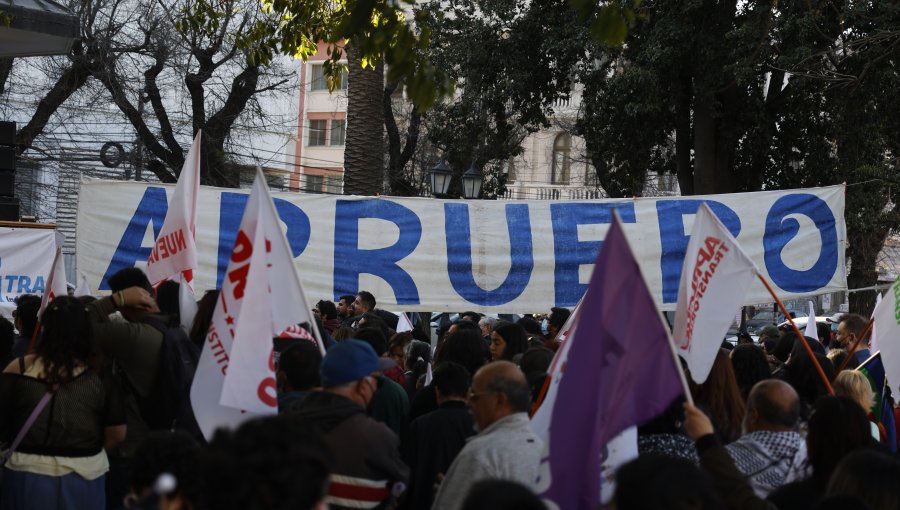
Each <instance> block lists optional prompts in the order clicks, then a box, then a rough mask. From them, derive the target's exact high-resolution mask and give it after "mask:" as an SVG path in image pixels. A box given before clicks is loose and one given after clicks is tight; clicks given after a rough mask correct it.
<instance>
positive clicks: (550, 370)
mask: <svg viewBox="0 0 900 510" xmlns="http://www.w3.org/2000/svg"><path fill="white" fill-rule="evenodd" d="M582 299H583V298H582ZM580 305H581V301H580V300H579V302H578V305H576V307H575V311H574V312H572V314H573V315H574V317H572V318H570V319H569V320H571V321H572V327H573V328H574V327H575V326H576V325H577V324H578V318H579V317H580V316H581V306H580ZM570 329H571V328H570ZM563 331H565V325H563V329H561V330H559V331H557V332H556V337H554V338H553V340H554V341H555V340H558V339H559V337H560V336H561V335H562V334H563ZM571 340H572V339H571V338H569V339H568V340H566V341H567V342H569V341H571ZM562 348H563V346H562V345H560V346H559V348H558V350H557V352H561V351H562ZM557 361H558V358H557V357H556V356H553V360H552V361H551V363H550V367H549V368H548V369H547V375H546V377H544V384H543V385H541V392H540V393H539V394H538V398H537V400H535V401H534V404H533V405H532V406H531V416H534V414H535V413H536V412H537V411H538V409H540V408H541V404H543V403H544V399H545V398H546V397H547V390H548V389H549V388H550V379H551V377H552V375H551V374H553V372H554V367H556V363H557Z"/></svg>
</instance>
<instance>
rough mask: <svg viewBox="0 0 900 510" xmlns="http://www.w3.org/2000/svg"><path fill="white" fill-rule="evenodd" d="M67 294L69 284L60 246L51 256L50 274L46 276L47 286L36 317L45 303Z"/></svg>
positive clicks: (45, 307)
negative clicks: (54, 254)
mask: <svg viewBox="0 0 900 510" xmlns="http://www.w3.org/2000/svg"><path fill="white" fill-rule="evenodd" d="M68 295H69V284H68V282H67V281H66V263H65V259H64V258H63V254H62V248H61V247H57V248H56V256H54V257H53V265H52V266H50V274H49V275H48V276H47V286H46V288H45V290H44V295H43V296H41V308H40V309H39V310H38V317H40V316H41V315H43V314H44V310H46V309H47V305H49V304H50V302H51V301H53V300H54V299H56V298H58V297H59V296H68Z"/></svg>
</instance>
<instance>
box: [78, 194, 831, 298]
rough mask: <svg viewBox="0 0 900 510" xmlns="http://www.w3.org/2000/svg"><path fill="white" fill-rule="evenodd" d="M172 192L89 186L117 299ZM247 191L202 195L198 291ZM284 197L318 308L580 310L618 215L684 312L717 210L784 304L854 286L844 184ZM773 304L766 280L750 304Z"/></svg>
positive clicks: (98, 271)
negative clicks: (693, 237) (604, 193)
mask: <svg viewBox="0 0 900 510" xmlns="http://www.w3.org/2000/svg"><path fill="white" fill-rule="evenodd" d="M172 188H173V186H171V185H158V184H154V185H149V184H146V183H134V182H122V181H99V180H90V179H86V180H85V181H84V182H83V183H82V187H81V194H80V197H79V207H78V234H77V266H78V269H79V270H80V271H83V272H84V273H85V274H87V276H88V281H89V283H90V285H91V286H92V288H93V289H95V290H98V291H101V292H102V291H106V290H108V286H107V285H106V283H105V279H106V278H108V277H109V276H111V275H112V274H114V273H115V272H116V271H118V270H119V269H122V268H125V267H131V266H139V267H140V266H142V265H143V264H144V261H146V260H147V257H148V256H149V254H150V250H151V248H152V247H153V245H154V238H155V236H156V234H157V233H158V230H159V228H160V227H161V226H162V223H163V219H164V218H165V215H166V210H167V203H168V200H169V199H168V198H167V194H168V195H171V193H172ZM247 193H248V190H232V189H217V188H207V187H201V189H200V197H199V199H198V201H197V206H198V215H197V249H198V263H199V270H198V273H199V274H198V275H197V279H196V288H197V289H198V295H199V293H200V292H202V291H205V290H207V289H210V288H214V287H218V286H219V284H220V282H221V280H222V276H223V275H224V273H225V268H226V266H227V263H228V257H229V255H230V253H231V247H232V246H233V245H234V239H235V236H236V233H237V230H238V225H239V224H240V220H241V216H242V214H243V210H244V207H245V205H246V202H247ZM273 197H274V199H275V204H276V208H277V210H278V214H279V216H280V217H281V221H282V222H283V225H282V227H283V229H284V230H285V235H286V237H287V239H288V242H289V244H290V247H291V250H292V254H293V255H294V263H295V265H296V266H297V268H298V272H299V274H300V275H301V280H302V284H303V287H304V289H305V290H306V293H307V295H308V296H309V297H310V298H311V300H312V301H313V302H315V301H317V300H319V299H323V298H325V299H331V300H337V299H338V298H339V297H340V296H341V295H345V294H355V293H356V291H358V290H368V291H370V292H372V293H373V294H374V295H375V297H376V298H377V300H378V306H379V307H380V308H381V307H383V308H387V309H394V310H405V311H459V310H474V311H479V312H487V313H498V312H504V313H531V312H546V311H549V309H550V307H552V306H564V307H572V306H574V305H575V304H576V303H577V302H578V299H579V298H580V297H581V295H582V294H583V293H584V291H585V289H586V288H587V282H588V279H589V278H590V274H591V271H592V269H593V263H594V260H595V259H596V257H597V252H598V250H599V249H600V246H601V244H602V240H603V237H604V236H605V235H606V231H607V229H608V227H609V222H610V221H611V219H612V210H613V208H616V209H618V211H619V214H620V216H621V217H622V221H623V223H624V227H625V230H626V232H627V235H628V238H629V239H630V240H631V244H632V247H633V250H634V252H635V255H636V256H637V257H638V258H639V260H640V263H641V268H642V270H643V272H644V275H645V276H646V278H647V279H648V284H649V286H650V290H651V291H652V292H653V295H654V296H655V298H656V301H657V303H658V304H659V305H660V308H661V309H663V310H674V309H675V301H676V299H677V296H678V284H679V281H680V278H681V267H682V261H683V259H684V254H685V250H686V249H687V244H688V239H689V236H690V232H691V226H692V225H693V218H694V215H695V214H696V212H697V210H698V208H699V206H700V204H701V203H704V202H705V203H707V204H709V206H710V208H711V209H712V210H713V212H715V213H716V215H717V216H718V217H719V219H720V220H721V221H722V223H723V224H724V225H725V227H726V228H728V230H729V231H730V232H731V233H732V235H734V236H735V237H736V238H737V240H738V242H739V243H740V244H741V246H742V247H743V249H744V251H746V252H747V254H748V255H749V256H750V257H751V258H752V259H753V261H754V263H756V265H757V267H758V268H759V269H760V272H761V274H762V275H763V276H765V277H766V278H767V279H768V280H769V281H770V282H772V284H773V285H774V287H775V289H776V291H777V292H779V294H780V295H781V296H782V297H783V298H785V299H793V298H798V297H804V296H811V295H816V294H822V293H825V292H832V291H837V290H842V289H846V285H847V284H846V271H845V267H844V250H845V245H846V228H845V225H844V187H843V186H832V187H827V188H812V189H803V190H789V191H764V192H757V193H735V194H729V195H709V196H694V197H667V198H639V199H610V200H584V201H538V200H527V201H495V200H474V201H463V200H436V199H430V198H393V197H377V198H376V197H351V196H335V195H309V194H303V193H273ZM770 300H771V297H769V294H768V293H767V292H766V290H765V289H764V288H763V287H762V285H761V284H760V283H758V282H757V283H755V284H754V285H753V286H751V288H750V290H749V291H748V293H747V295H746V296H745V298H744V303H745V304H753V303H760V302H768V301H770ZM727 313H731V312H730V310H729V311H728V312H727Z"/></svg>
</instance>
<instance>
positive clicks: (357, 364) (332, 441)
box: [293, 340, 409, 509]
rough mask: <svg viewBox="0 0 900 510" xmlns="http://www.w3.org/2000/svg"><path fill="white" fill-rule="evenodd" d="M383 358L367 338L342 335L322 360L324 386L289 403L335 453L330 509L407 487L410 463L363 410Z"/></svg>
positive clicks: (365, 503) (383, 498)
mask: <svg viewBox="0 0 900 510" xmlns="http://www.w3.org/2000/svg"><path fill="white" fill-rule="evenodd" d="M383 363H390V360H388V359H386V358H379V357H378V356H377V355H376V354H375V350H374V349H372V346H370V345H369V344H368V343H366V342H362V341H359V340H344V341H343V342H341V343H339V344H337V345H336V346H335V347H333V348H332V349H331V350H329V351H328V353H327V354H326V355H325V359H323V360H322V367H321V370H320V373H321V376H322V386H323V389H322V391H317V392H313V393H311V394H310V395H308V396H307V397H306V398H305V399H304V400H303V401H302V402H301V403H300V404H299V405H295V407H293V410H294V412H295V413H296V414H297V415H298V416H300V417H302V418H304V419H307V420H309V421H310V422H312V423H314V424H315V425H317V426H318V427H319V428H320V429H321V431H322V433H323V435H324V436H325V442H326V443H327V444H328V447H329V448H330V449H331V452H332V454H333V456H334V459H333V460H334V466H333V467H334V469H333V470H332V475H331V483H330V486H329V488H328V495H327V496H326V498H325V502H326V503H328V505H329V508H332V509H342V508H348V509H349V508H375V507H377V506H379V505H382V504H384V503H385V502H388V501H390V500H392V499H394V498H397V497H398V496H400V495H401V494H402V493H403V491H404V490H405V489H406V482H407V480H408V478H409V468H408V467H407V466H406V464H404V463H403V461H402V460H401V459H400V452H399V448H398V447H399V442H398V440H397V436H396V435H395V434H394V433H393V432H392V431H391V430H390V429H389V428H388V427H387V426H385V425H384V424H382V423H379V422H377V421H375V420H373V419H372V418H369V417H368V416H367V415H366V406H368V405H369V402H370V401H371V400H372V395H373V394H374V393H375V390H377V389H378V386H379V385H380V384H381V378H382V375H381V370H383V368H384V367H383V366H382V364H383Z"/></svg>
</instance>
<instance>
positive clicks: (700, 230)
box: [672, 204, 757, 383]
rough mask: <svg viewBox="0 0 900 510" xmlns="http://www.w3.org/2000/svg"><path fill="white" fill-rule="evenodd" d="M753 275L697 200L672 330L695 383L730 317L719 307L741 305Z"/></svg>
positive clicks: (738, 249)
mask: <svg viewBox="0 0 900 510" xmlns="http://www.w3.org/2000/svg"><path fill="white" fill-rule="evenodd" d="M756 274H757V269H756V265H755V264H754V263H753V261H752V260H751V259H750V257H748V256H747V254H745V253H744V250H742V249H741V247H740V245H738V243H737V240H735V238H734V236H732V235H731V233H730V232H729V231H728V229H726V228H725V226H724V225H722V222H721V221H719V219H718V218H717V217H716V215H715V214H713V212H712V210H711V209H710V208H709V206H707V205H706V204H702V205H701V206H700V209H699V210H698V211H697V216H696V218H695V219H694V229H693V231H692V232H691V239H690V241H689V242H688V247H687V252H685V256H684V265H683V266H682V269H681V285H680V287H679V289H678V304H677V306H676V309H675V327H674V329H673V332H672V336H673V337H674V340H675V346H676V347H677V348H678V353H679V354H680V355H681V357H682V358H684V359H685V361H686V362H687V365H688V368H690V370H691V377H692V378H693V379H694V381H695V382H697V383H702V382H703V381H705V380H706V378H707V377H708V376H709V371H710V370H711V369H712V365H713V361H715V359H716V353H717V352H719V346H720V345H721V344H722V337H723V336H725V332H726V331H728V326H729V325H731V321H732V320H733V319H734V317H733V316H732V315H730V314H728V313H723V312H722V311H723V310H734V309H736V308H738V307H739V306H740V305H741V302H742V301H743V299H744V295H746V293H747V289H749V288H750V284H751V283H752V282H753V280H754V279H755V278H756Z"/></svg>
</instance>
